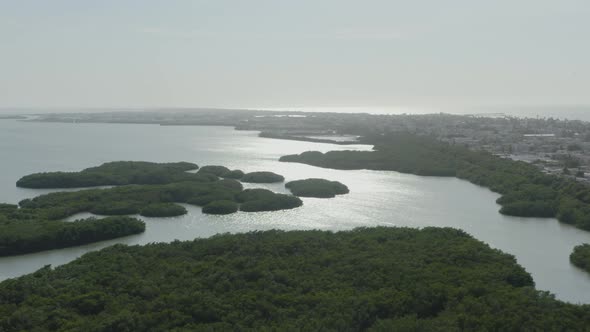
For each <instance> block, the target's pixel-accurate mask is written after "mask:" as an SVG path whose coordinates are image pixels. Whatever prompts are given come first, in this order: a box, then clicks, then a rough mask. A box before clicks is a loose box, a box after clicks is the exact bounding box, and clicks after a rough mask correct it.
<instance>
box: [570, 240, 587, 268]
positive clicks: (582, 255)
mask: <svg viewBox="0 0 590 332" xmlns="http://www.w3.org/2000/svg"><path fill="white" fill-rule="evenodd" d="M570 262H572V264H574V265H575V266H577V267H579V268H581V269H583V270H586V271H587V272H590V244H588V243H584V244H581V245H579V246H576V247H574V251H573V252H572V253H571V255H570Z"/></svg>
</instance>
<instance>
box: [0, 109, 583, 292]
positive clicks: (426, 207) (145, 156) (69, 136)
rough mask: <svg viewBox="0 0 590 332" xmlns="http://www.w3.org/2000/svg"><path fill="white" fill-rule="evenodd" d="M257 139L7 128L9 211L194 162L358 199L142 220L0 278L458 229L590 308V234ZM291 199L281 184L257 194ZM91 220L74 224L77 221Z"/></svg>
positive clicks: (301, 147) (0, 267)
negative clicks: (575, 256)
mask: <svg viewBox="0 0 590 332" xmlns="http://www.w3.org/2000/svg"><path fill="white" fill-rule="evenodd" d="M257 134H258V133H257V132H253V131H235V130H233V129H232V128H230V127H202V126H198V127H196V126H195V127H193V126H158V125H136V124H72V123H36V122H22V121H15V120H0V152H1V153H2V172H0V202H7V203H16V202H18V201H19V200H21V199H24V198H30V197H34V196H36V195H39V194H42V193H46V192H48V191H47V190H31V189H20V188H16V187H15V182H16V180H17V179H18V178H20V177H21V176H23V175H26V174H29V173H33V172H42V171H60V170H61V171H76V170H80V169H83V168H86V167H91V166H95V165H99V164H101V163H104V162H108V161H115V160H145V161H153V162H172V161H188V162H195V163H197V164H199V165H201V166H202V165H224V166H227V167H230V168H232V169H235V168H239V169H242V170H244V171H257V170H267V171H273V172H276V173H279V174H282V175H284V176H285V178H286V180H287V181H291V180H297V179H303V178H309V177H321V178H326V179H329V180H338V181H341V182H343V183H345V184H346V185H348V186H349V188H350V190H351V193H350V194H349V195H344V196H339V197H337V198H333V199H314V198H304V199H303V201H304V206H303V207H301V208H298V209H294V210H288V211H278V212H264V213H243V212H239V213H236V214H232V215H227V216H213V215H204V214H202V213H201V212H200V208H198V207H190V206H189V207H188V209H189V214H188V215H185V216H181V217H175V218H142V219H143V220H145V221H146V232H145V233H144V234H140V235H134V236H130V237H126V238H123V239H117V240H112V241H104V242H100V243H94V244H90V245H85V246H80V247H75V248H67V249H60V250H51V251H45V252H40V253H35V254H29V255H22V256H13V257H3V258H0V279H6V278H11V277H16V276H19V275H22V274H25V273H30V272H33V271H35V270H37V269H39V268H41V267H43V266H44V265H46V264H52V265H54V266H55V265H60V264H64V263H67V262H69V261H71V260H73V259H75V258H76V257H79V256H80V255H82V254H84V253H85V252H88V251H91V250H97V249H100V248H102V247H105V246H107V245H111V244H114V243H126V244H145V243H150V242H170V241H174V240H176V239H178V240H191V239H194V238H195V237H208V236H211V235H214V234H217V233H226V232H231V233H234V232H247V231H254V230H267V229H273V228H276V229H283V230H294V229H324V230H334V231H336V230H344V229H352V228H355V227H370V226H407V227H425V226H438V227H447V226H448V227H455V228H460V229H463V230H465V231H466V232H468V233H470V234H471V235H473V236H474V237H476V238H477V239H479V240H482V241H484V242H486V243H488V244H489V245H490V246H492V247H494V248H498V249H500V250H502V251H504V252H507V253H510V254H512V255H515V257H516V258H517V260H518V262H519V263H520V264H521V265H522V266H524V267H525V269H526V270H527V271H528V272H530V273H531V274H532V275H533V278H534V279H535V282H536V285H537V288H538V289H541V290H547V291H550V292H552V293H554V294H556V296H557V298H559V299H562V300H566V301H570V302H573V303H590V292H589V291H588V290H589V289H590V275H589V274H587V273H585V272H583V271H581V270H579V269H577V268H576V267H574V266H572V265H571V264H570V263H569V260H568V256H569V254H570V252H571V250H572V248H573V247H574V246H575V245H578V244H580V243H584V242H590V232H585V231H582V230H579V229H576V228H573V227H570V226H568V225H564V224H560V223H558V222H557V221H556V220H555V219H537V218H516V217H508V216H503V215H501V214H499V213H498V209H499V206H498V205H497V204H496V203H495V200H496V198H497V197H498V195H497V194H495V193H493V192H491V191H489V190H488V189H485V188H482V187H478V186H475V185H472V184H470V183H468V182H466V181H463V180H458V179H454V178H437V177H420V176H415V175H408V174H400V173H396V172H384V171H369V170H356V171H341V170H330V169H322V168H316V167H312V166H308V165H303V164H291V163H280V162H278V158H279V157H280V156H282V155H285V154H293V153H300V152H303V151H307V150H318V151H330V150H342V149H364V150H367V149H370V148H371V146H366V145H353V146H339V145H333V144H323V143H311V142H299V141H285V140H275V139H268V138H259V137H258V136H257ZM248 187H265V188H269V189H272V190H274V191H278V192H286V190H285V188H284V186H283V185H282V184H272V185H249V186H248ZM83 216H88V215H87V214H85V215H78V216H74V217H73V218H70V219H75V218H79V217H83Z"/></svg>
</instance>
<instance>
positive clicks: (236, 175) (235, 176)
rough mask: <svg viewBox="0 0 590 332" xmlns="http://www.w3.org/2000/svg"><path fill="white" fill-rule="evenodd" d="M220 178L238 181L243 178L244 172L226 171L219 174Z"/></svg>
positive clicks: (237, 170) (236, 170)
mask: <svg viewBox="0 0 590 332" xmlns="http://www.w3.org/2000/svg"><path fill="white" fill-rule="evenodd" d="M221 177H222V178H227V179H236V180H239V179H241V178H242V177H244V172H242V171H241V170H239V169H235V170H232V171H227V172H225V173H223V174H221Z"/></svg>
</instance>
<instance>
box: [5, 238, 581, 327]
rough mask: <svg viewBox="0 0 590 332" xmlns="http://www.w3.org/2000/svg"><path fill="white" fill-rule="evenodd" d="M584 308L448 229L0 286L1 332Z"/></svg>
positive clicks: (157, 255) (366, 322)
mask: <svg viewBox="0 0 590 332" xmlns="http://www.w3.org/2000/svg"><path fill="white" fill-rule="evenodd" d="M589 309H590V308H589V307H588V306H578V305H573V304H567V303H564V302H560V301H557V300H555V299H554V298H553V297H552V296H551V295H549V294H548V293H546V292H540V291H536V290H535V289H534V288H533V281H532V279H531V277H530V275H529V274H527V273H526V272H525V271H524V269H523V268H522V267H520V266H518V265H517V264H516V262H515V259H514V258H513V257H512V256H510V255H507V254H503V253H502V252H500V251H498V250H494V249H491V248H489V247H488V246H487V245H485V244H483V243H481V242H479V241H477V240H475V239H473V238H472V237H470V236H469V235H467V234H465V233H464V232H463V231H460V230H454V229H449V228H424V229H422V230H417V229H408V228H373V229H358V230H354V231H349V232H338V233H331V232H321V231H295V232H281V231H267V232H253V233H247V234H235V235H230V234H225V235H217V236H214V237H212V238H209V239H198V240H194V241H189V242H179V241H176V242H173V243H170V244H162V243H159V244H149V245H146V246H124V245H116V246H112V247H109V248H106V249H103V250H101V251H97V252H91V253H88V254H85V255H84V256H82V257H81V258H80V259H77V260H75V261H73V262H71V263H69V264H66V265H64V266H60V267H57V268H56V269H51V268H50V267H49V266H47V267H45V268H42V269H40V270H38V271H37V272H35V273H32V274H29V275H25V276H23V277H20V278H17V279H11V280H6V281H4V282H2V283H0V330H4V331H25V330H27V331H41V330H60V331H146V330H152V331H180V330H182V331H185V330H211V331H212V330H217V331H224V330H225V331H243V330H266V331H270V330H276V331H318V330H322V331H363V330H372V331H520V330H530V331H583V330H586V329H587V327H588V326H589V325H590V313H589V312H590V311H589Z"/></svg>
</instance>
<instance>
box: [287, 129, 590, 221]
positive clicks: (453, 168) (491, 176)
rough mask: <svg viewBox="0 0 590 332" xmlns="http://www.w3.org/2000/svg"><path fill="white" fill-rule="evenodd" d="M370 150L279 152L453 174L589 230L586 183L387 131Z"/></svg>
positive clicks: (533, 211) (327, 163) (317, 160)
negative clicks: (372, 149)
mask: <svg viewBox="0 0 590 332" xmlns="http://www.w3.org/2000/svg"><path fill="white" fill-rule="evenodd" d="M368 141H371V142H373V143H374V144H375V147H374V151H331V152H327V153H321V152H315V151H312V152H304V153H302V154H299V155H290V156H284V157H281V159H280V161H283V162H299V163H304V164H309V165H313V166H318V167H326V168H335V169H373V170H387V171H397V172H401V173H411V174H416V175H425V176H454V177H458V178H460V179H465V180H467V181H470V182H471V183H474V184H477V185H480V186H484V187H487V188H490V189H491V190H493V191H495V192H497V193H500V194H501V195H502V197H500V198H499V199H498V201H497V202H498V204H500V205H502V208H501V210H500V212H501V213H504V214H507V215H514V216H526V217H555V218H557V219H559V220H560V221H561V222H564V223H568V224H572V225H574V226H576V227H578V228H581V229H585V230H590V187H588V186H587V185H584V184H582V183H579V182H576V181H575V180H572V179H568V178H564V177H557V176H552V175H547V174H544V173H542V172H541V171H540V170H539V169H538V168H537V167H535V166H534V165H531V164H527V163H525V162H521V161H513V160H510V159H503V158H499V157H496V156H494V155H492V154H490V153H487V152H483V151H472V150H469V149H467V148H465V147H461V146H456V145H449V144H446V143H443V142H439V141H437V140H435V139H433V138H430V137H422V136H415V135H412V134H390V135H384V136H380V137H373V138H369V139H368Z"/></svg>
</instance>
